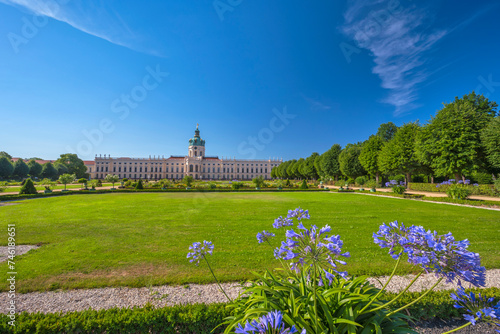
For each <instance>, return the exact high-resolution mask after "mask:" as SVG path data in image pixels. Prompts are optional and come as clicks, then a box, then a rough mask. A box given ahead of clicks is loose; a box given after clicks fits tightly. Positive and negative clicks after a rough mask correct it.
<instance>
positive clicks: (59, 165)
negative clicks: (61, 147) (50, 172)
mask: <svg viewBox="0 0 500 334" xmlns="http://www.w3.org/2000/svg"><path fill="white" fill-rule="evenodd" d="M54 168H55V169H56V170H57V175H58V176H61V175H63V174H68V173H69V169H68V166H66V165H65V164H62V163H59V162H57V161H56V162H54Z"/></svg>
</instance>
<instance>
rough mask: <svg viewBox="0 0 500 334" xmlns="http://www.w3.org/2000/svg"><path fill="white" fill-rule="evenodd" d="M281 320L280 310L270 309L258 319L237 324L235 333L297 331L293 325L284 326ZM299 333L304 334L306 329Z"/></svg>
mask: <svg viewBox="0 0 500 334" xmlns="http://www.w3.org/2000/svg"><path fill="white" fill-rule="evenodd" d="M285 325H286V324H285V323H284V322H283V315H282V314H281V312H280V311H271V312H269V313H268V314H266V315H264V316H262V317H260V318H259V319H258V320H252V321H250V322H249V321H247V322H246V323H245V326H244V327H243V326H242V325H241V324H238V325H237V327H236V329H235V331H234V332H235V333H239V334H268V333H272V334H292V333H298V331H297V329H296V328H295V326H292V327H291V328H286V327H285ZM301 334H306V330H305V329H304V330H302V333H301Z"/></svg>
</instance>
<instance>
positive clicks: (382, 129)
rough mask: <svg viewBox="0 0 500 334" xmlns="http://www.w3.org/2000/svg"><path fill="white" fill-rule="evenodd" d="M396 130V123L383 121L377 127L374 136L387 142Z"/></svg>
mask: <svg viewBox="0 0 500 334" xmlns="http://www.w3.org/2000/svg"><path fill="white" fill-rule="evenodd" d="M397 131H398V127H397V126H396V124H394V123H392V122H388V123H383V124H380V126H379V127H378V131H377V135H376V136H377V137H379V138H380V139H382V140H383V141H384V142H388V141H389V140H391V139H392V138H393V137H394V135H395V134H396V132H397Z"/></svg>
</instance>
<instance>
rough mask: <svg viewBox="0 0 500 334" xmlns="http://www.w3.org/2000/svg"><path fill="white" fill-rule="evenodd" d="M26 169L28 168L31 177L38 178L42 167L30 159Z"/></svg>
mask: <svg viewBox="0 0 500 334" xmlns="http://www.w3.org/2000/svg"><path fill="white" fill-rule="evenodd" d="M28 167H29V168H30V175H31V176H32V177H38V176H40V175H41V173H42V169H43V167H42V165H40V164H39V163H38V162H36V160H34V159H31V160H30V161H29V162H28Z"/></svg>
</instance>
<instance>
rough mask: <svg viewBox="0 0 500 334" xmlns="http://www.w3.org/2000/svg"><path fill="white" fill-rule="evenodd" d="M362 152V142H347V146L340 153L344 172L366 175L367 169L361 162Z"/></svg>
mask: <svg viewBox="0 0 500 334" xmlns="http://www.w3.org/2000/svg"><path fill="white" fill-rule="evenodd" d="M360 154H361V145H360V144H347V146H346V147H345V148H344V149H343V150H342V152H340V154H339V165H340V171H341V172H342V174H344V175H346V176H348V177H352V178H353V179H354V178H356V177H357V176H361V175H365V174H366V171H365V169H364V168H363V166H362V165H361V163H360V162H359V155H360Z"/></svg>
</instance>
